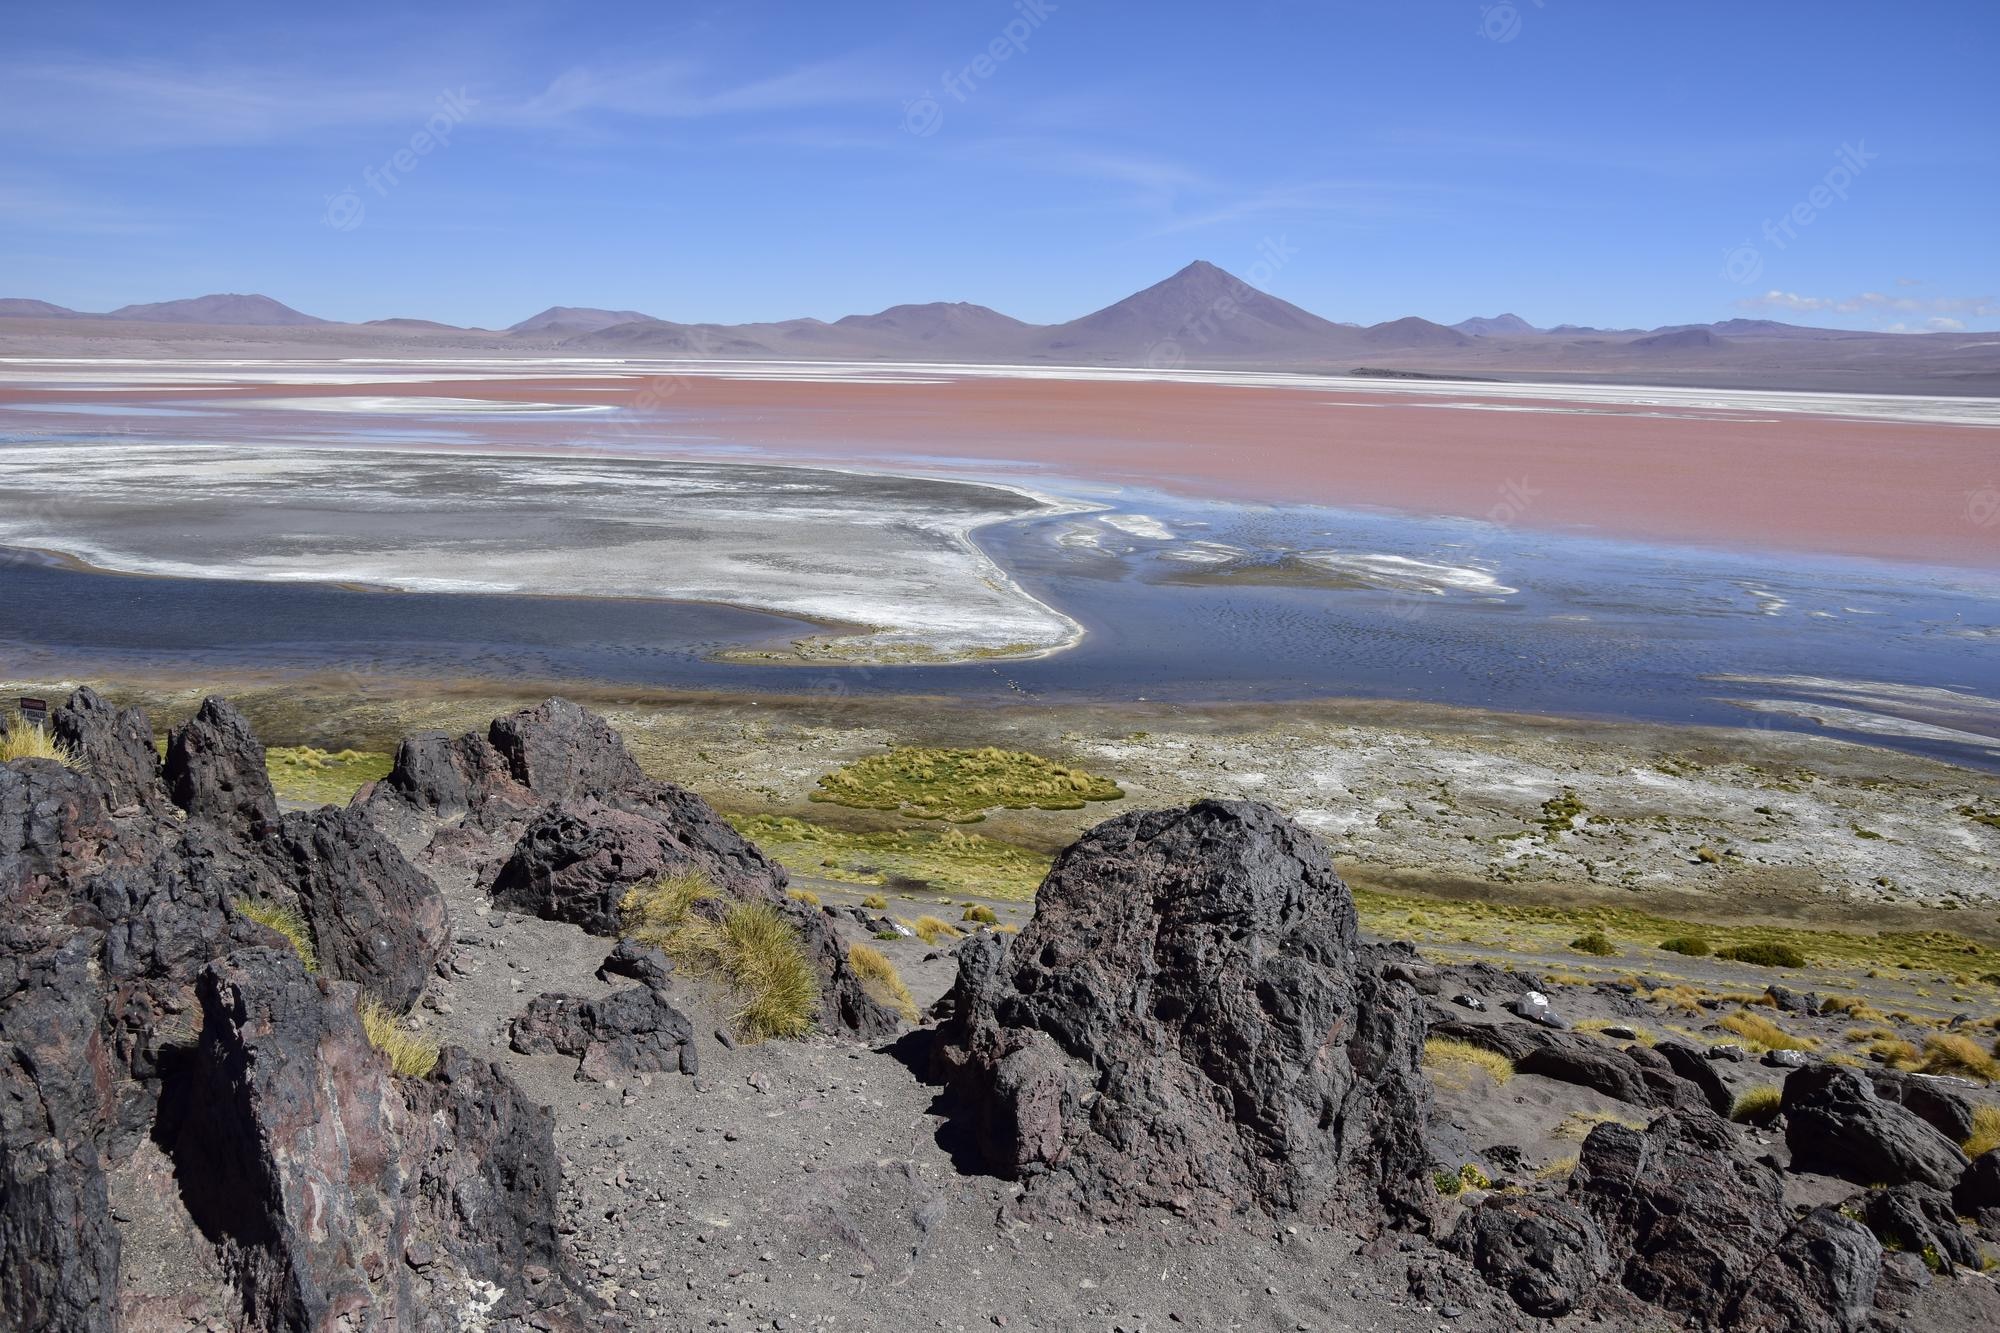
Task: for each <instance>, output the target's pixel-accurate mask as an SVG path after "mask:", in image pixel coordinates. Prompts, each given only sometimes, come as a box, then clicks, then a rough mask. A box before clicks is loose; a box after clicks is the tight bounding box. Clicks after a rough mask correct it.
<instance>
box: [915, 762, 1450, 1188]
mask: <svg viewBox="0 0 2000 1333" xmlns="http://www.w3.org/2000/svg"><path fill="white" fill-rule="evenodd" d="M1422 1047H1423V1019H1422V1016H1421V1011H1420V1009H1419V1001H1418V998H1417V996H1416V994H1415V992H1414V991H1412V990H1411V989H1410V988H1409V987H1408V986H1407V985H1405V984H1404V983H1401V982H1395V981H1389V980H1386V979H1384V978H1383V977H1381V976H1380V975H1378V973H1377V971H1376V967H1375V960H1374V959H1372V958H1371V956H1370V954H1369V953H1368V951H1366V950H1365V949H1364V948H1363V947H1362V946H1361V945H1360V943H1359V941H1358V939H1357V935H1356V928H1355V916H1354V903H1353V899H1352V897H1351V896H1350V895H1349V893H1348V891H1347V888H1346V886H1345V885H1344V884H1342V883H1341V881H1340V878H1339V876H1338V875H1337V874H1335V873H1334V870H1333V866H1332V863H1331V862H1330V861H1329V860H1328V858H1327V853H1326V849H1325V848H1324V847H1323V846H1322V845H1321V844H1320V842H1319V840H1318V839H1317V838H1315V837H1313V835H1311V834H1310V833H1308V832H1306V831H1305V830H1304V829H1301V828H1300V827H1298V826H1297V825H1296V824H1294V823H1292V822H1291V821H1290V820H1288V819H1286V818H1284V817H1283V816H1282V815H1280V814H1279V813H1278V812H1277V811H1275V810H1273V809H1272V808H1271V807H1269V806H1267V805H1262V804H1258V803H1253V802H1225V801H1203V802H1200V803H1198V804H1196V805H1194V806H1192V807H1189V808H1187V809H1181V810H1156V811H1151V812H1146V813H1137V814H1130V815H1125V816H1122V817H1120V818H1117V819H1112V820H1109V821H1107V822H1106V823H1103V824H1099V825H1098V826H1097V827H1096V828H1094V829H1091V830H1090V831H1089V832H1088V833H1086V834H1084V836H1083V837H1082V838H1081V839H1079V840H1078V841H1077V842H1076V843H1074V844H1073V845H1071V846H1070V847H1069V848H1068V849H1067V850H1065V851H1064V852H1063V853H1062V854H1061V855H1060V856H1059V857H1057V859H1056V863H1055V866H1054V868H1053V869H1051V871H1050V872H1049V876H1048V878H1047V879H1046V880H1045V881H1044V882H1043V884H1042V886H1041V890H1040V892H1039V893H1038V894H1037V896H1036V900H1035V916H1034V919H1033V920H1032V921H1030V922H1029V923H1028V925H1026V926H1025V927H1023V928H1022V930H1021V933H1020V934H1019V936H1017V937H1015V939H1014V940H1013V942H1012V944H1011V946H1010V945H1009V944H1008V943H1007V942H1006V940H1005V938H1004V937H1001V936H987V935H982V936H978V937H975V938H974V939H972V940H969V941H967V942H966V943H965V944H964V945H962V946H961V947H960V953H959V974H958V980H957V983H956V986H955V988H954V990H953V992H952V1006H951V1013H950V1016H949V1018H948V1019H947V1020H946V1022H945V1023H944V1025H943V1026H942V1028H941V1030H940V1032H939V1050H938V1057H939V1065H940V1074H941V1076H942V1077H943V1078H944V1079H945V1080H946V1081H947V1082H948V1084H949V1087H950V1091H951V1093H952V1096H953V1101H954V1110H953V1111H952V1115H953V1118H954V1122H955V1124H956V1126H957V1127H959V1128H960V1129H961V1130H962V1131H964V1132H965V1133H966V1134H967V1136H968V1137H969V1139H970V1142H971V1144H972V1146H973V1148H974V1149H975V1151H976V1152H977V1153H978V1154H979V1155H980V1156H981V1157H982V1158H983V1159H984V1162H985V1164H986V1166H987V1167H988V1168H989V1169H992V1170H994V1171H996V1172H998V1173H1000V1174H1002V1175H1005V1176H1010V1177H1020V1178H1023V1179H1025V1180H1026V1181H1027V1182H1028V1191H1027V1194H1026V1195H1025V1196H1024V1200H1023V1204H1024V1206H1026V1207H1028V1208H1030V1209H1040V1210H1042V1211H1046V1212H1051V1213H1075V1214H1081V1215H1083V1216H1086V1217H1091V1218H1096V1219H1099V1220H1103V1221H1118V1220H1124V1219H1129V1218H1131V1217H1132V1216H1134V1215H1135V1214H1136V1213H1137V1212H1138V1211H1139V1210H1141V1209H1146V1208H1165V1209H1171V1210H1174V1211H1176V1212H1180V1213H1183V1214H1186V1215H1190V1216H1196V1217H1217V1218H1219V1217H1225V1216H1228V1215H1231V1214H1235V1213H1246V1212H1247V1213H1256V1214H1274V1215H1301V1216H1306V1217H1313V1218H1320V1217H1333V1216H1345V1217H1346V1218H1347V1219H1348V1220H1349V1221H1360V1222H1362V1223H1363V1224H1364V1225H1372V1224H1376V1223H1378V1222H1379V1221H1380V1219H1382V1218H1383V1216H1384V1215H1385V1212H1386V1214H1387V1215H1388V1216H1389V1217H1391V1218H1408V1217H1414V1216H1419V1215H1421V1214H1423V1213H1424V1212H1425V1210H1426V1209H1427V1208H1428V1206H1429V1201H1430V1200H1431V1199H1434V1198H1435V1193H1434V1189H1433V1187H1432V1185H1431V1183H1430V1179H1429V1166H1430V1163H1429V1159H1428V1154H1427V1152H1426V1150H1425V1147H1424V1144H1423V1141H1422V1130H1421V1126H1422V1124H1423V1121H1424V1118H1425V1108H1426V1105H1427V1099H1428V1093H1427V1084H1426V1082H1425V1080H1424V1078H1423V1076H1422V1074H1421V1073H1420V1071H1419V1069H1418V1065H1419V1061H1420V1059H1421V1054H1422Z"/></svg>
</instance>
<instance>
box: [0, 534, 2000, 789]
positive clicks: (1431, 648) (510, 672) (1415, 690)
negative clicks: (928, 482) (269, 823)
mask: <svg viewBox="0 0 2000 1333" xmlns="http://www.w3.org/2000/svg"><path fill="white" fill-rule="evenodd" d="M1148 501H1149V507H1148V509H1147V510H1146V512H1147V513H1149V514H1154V515H1158V516H1160V517H1162V518H1164V519H1165V520H1166V521H1167V522H1169V523H1170V524H1173V525H1174V526H1175V530H1176V533H1177V536H1178V538H1179V539H1180V540H1178V541H1148V540H1143V539H1128V538H1125V537H1123V536H1122V535H1119V534H1116V533H1112V532H1109V531H1104V532H1100V533H1099V536H1101V537H1103V538H1105V539H1106V540H1104V541H1103V542H1102V544H1101V545H1100V546H1099V547H1098V548H1097V549H1093V550H1085V551H1079V550H1077V549H1074V548H1071V547H1065V546H1062V545H1059V544H1058V543H1057V542H1056V541H1055V540H1053V538H1054V537H1055V536H1057V535H1059V534H1060V533H1062V532H1063V531H1065V530H1067V531H1070V532H1075V531H1077V530H1078V525H1079V524H1083V525H1090V524H1094V523H1096V520H1094V519H1082V520H1078V519H1060V520H1048V519H1041V520H1032V521H1024V522H1021V523H1016V524H1007V525H1001V526H998V527H995V528H991V529H988V530H986V531H984V532H983V533H982V534H981V536H980V540H981V543H982V545H983V546H984V547H985V548H986V549H987V550H988V552H989V553H990V554H992V555H993V556H994V558H995V559H996V560H998V561H999V563H1001V564H1002V565H1003V566H1004V567H1005V568H1007V569H1008V570H1009V571H1010V572H1011V573H1012V574H1013V575H1014V576H1015V577H1016V578H1017V579H1018V580H1019V581H1020V583H1021V584H1022V585H1023V586H1024V587H1026V588H1027V589H1028V590H1029V591H1031V592H1032V593H1034V594H1035V595H1036V596H1038V597H1040V598H1042V599H1043V600H1044V601H1047V602H1049V603H1050V604H1052V605H1054V606H1057V607H1059V608H1060V609H1062V610H1063V611H1065V612H1066V613H1068V614H1069V615H1071V616H1073V617H1075V618H1076V619H1077V620H1078V621H1080V622H1081V623H1082V624H1083V625H1084V626H1085V628H1086V629H1087V631H1088V633H1087V635H1086V637H1085V639H1084V642H1083V643H1082V644H1081V645H1080V646H1079V647H1077V648H1074V649H1072V650H1070V651H1067V652H1063V653H1059V654H1056V655H1055V656H1052V657H1049V658H1045V659H1041V660H1036V661H1025V662H1006V663H970V664H963V665H955V666H898V667H860V666H857V667H836V666H823V665H814V666H760V665H745V664H736V663H728V662H719V661H715V660H712V656H711V655H712V654H713V653H715V652H716V651H717V650H718V649H721V648H725V647H739V646H767V645H777V644H782V643H785V642H788V641H790V640H791V639H793V638H797V637H801V636H804V635H807V634H810V633H814V632H815V627H814V626H811V625H808V624H806V623H804V622H801V621H797V620H794V619H790V618H787V617H783V616H777V615H770V614H765V613H760V612H755V611H746V610H740V609H736V608H730V607H714V606H701V605H687V604H680V603H671V602H648V601H588V600H579V599H568V598H550V597H523V596H507V595H483V594H456V593H454V594H423V593H390V592H369V591H358V590H349V589H344V588H338V587H327V586H317V585H302V584H295V583H283V584H280V583H254V582H241V581H230V580H188V579H171V578H138V577H130V576H122V575H108V574H95V573H85V572H78V571H75V570H71V569H67V568H60V567H54V566H51V565H49V564H47V563H44V562H39V561H33V560H19V561H16V562H14V563H11V564H8V565H5V566H0V581H4V582H0V674H4V675H8V676H16V677H34V676H48V675H53V674H57V673H58V672H61V673H65V674H73V675H82V674H113V673H115V672H116V671H117V670H119V669H120V668H126V669H131V670H134V671H140V670H144V671H163V670H164V671H174V670H179V671H183V672H186V673H189V674H193V675H197V676H198V675H199V674H200V673H201V672H204V671H214V672H216V673H217V674H218V675H221V674H228V673H231V672H241V671H255V672H260V673H269V672H278V673H286V672H296V673H300V674H305V673H312V674H319V675H324V674H327V673H335V674H340V673H345V674H349V675H352V676H354V677H356V678H380V679H385V680H389V679H402V678H459V679H462V678H466V677H474V678H487V679H493V680H499V681H508V680H515V681H522V682H529V681H533V682H560V681H587V682H593V683H598V684H612V685H633V686H653V687H675V688H690V689H726V690H738V691H767V692H773V693H787V694H790V693H799V692H818V693H833V694H843V693H856V694H869V693H897V694H901V693H927V694H928V693H935V694H943V695H948V696H955V697H959V698H963V699H967V700H980V699H995V698H1002V697H1019V696H1021V695H1030V696H1037V697H1043V698H1048V699H1051V700H1130V699H1134V698H1148V699H1155V700H1180V701H1186V702H1205V701H1251V700H1266V701H1268V700H1283V699H1302V698H1312V697H1328V696H1363V697H1376V698H1386V699H1406V700H1414V701H1427V702H1437V703H1448V704H1459V705H1468V706H1475V707H1482V708H1494V709H1502V710H1511V711H1522V712H1536V713H1551V714H1558V715H1569V716H1578V717H1596V718H1619V719H1635V720H1642V721H1652V722H1672V723H1700V724H1708V725H1722V726H1746V725H1748V726H1760V727H1778V728H1789V729H1798V730H1814V729H1817V728H1818V727H1819V726H1820V725H1821V724H1820V723H1817V722H1814V721H1812V720H1809V719H1807V718H1803V717H1797V716H1791V715H1788V714H1772V713H1762V712H1750V711H1746V710H1745V708H1744V707H1743V706H1742V705H1743V704H1744V703H1745V702H1754V701H1759V700H1774V699H1776V700H1784V699H1793V700H1824V699H1825V698H1827V697H1829V696H1827V695H1824V694H1823V693H1818V692H1815V691H1813V690H1801V689H1799V688H1795V687H1792V686H1785V685H1777V684H1771V683H1768V682H1766V683H1746V682H1733V681H1725V680H1721V679H1718V677H1722V676H1738V677H1741V676H1755V677H1784V678H1792V677H1814V678H1825V679H1828V680H1832V681H1837V682H1867V683H1870V685H1869V688H1870V689H1877V688H1878V687H1883V686H1914V687H1922V688H1924V689H1927V690H1931V691H1953V692H1956V694H1957V695H1960V696H1964V699H1963V700H1954V699H1952V698H1949V697H1934V698H1929V699H1925V700H1919V701H1916V702H1912V701H1911V700H1908V699H1900V700H1896V701H1894V702H1893V703H1890V704H1886V705H1885V704H1881V703H1880V702H1879V700H1878V701H1877V702H1875V703H1872V704H1871V705H1869V706H1870V707H1871V708H1872V709H1874V710H1875V712H1876V713H1877V714H1878V715H1882V716H1892V717H1896V718H1902V719H1907V720H1911V721H1917V722H1921V723H1924V724H1928V725H1931V726H1942V727H1949V728H1953V729H1955V730H1959V731H1963V732H1968V733H1976V735H1977V736H1978V737H1996V736H2000V706H1995V708H1994V709H1993V710H1992V711H1986V710H1985V709H1984V708H1983V705H1982V702H1981V701H1991V700H1995V699H2000V588H1996V587H1995V586H1993V585H1992V584H1991V583H1990V582H1987V581H1982V579H1981V578H1980V577H1979V576H1975V575H1969V574H1966V573H1964V572H1962V571H1951V570H1928V569H1918V568H1906V567H1897V566H1887V565H1880V564H1875V563H1872V562H1862V561H1839V560H1819V559H1814V560H1810V561H1806V560H1799V559H1795V558H1787V557H1780V556H1758V555H1732V554H1721V553H1714V552H1706V551H1686V550H1675V549H1670V548H1655V547H1645V546H1638V545H1633V544H1627V543H1613V542H1602V541H1595V540H1589V539H1583V538H1577V537H1568V536H1551V535H1548V534H1539V533H1533V532H1528V531H1514V530H1502V529H1497V528H1495V527H1493V526H1492V525H1485V524H1471V523H1458V522H1452V521H1432V520H1412V519H1409V518H1407V517H1404V516H1393V515H1369V514H1354V513H1346V512H1340V513H1335V512H1332V511H1328V510H1324V509H1291V510H1288V509H1283V508H1255V509H1252V508H1243V507H1225V506H1203V505H1192V504H1186V503H1182V504H1179V505H1176V504H1175V503H1174V502H1172V501H1169V500H1166V499H1164V498H1163V497H1148ZM1092 531H1096V529H1092ZM1190 537H1199V539H1201V540H1205V541H1215V542H1218V543H1228V544H1230V545H1231V546H1232V547H1233V548H1235V549H1238V550H1255V551H1257V552H1259V553H1263V554H1270V553H1274V552H1276V553H1282V552H1296V551H1301V550H1314V549H1326V548H1333V549H1339V550H1347V551H1365V552H1396V553H1400V554H1403V555H1406V556H1409V557H1412V558H1425V559H1430V560H1434V561H1437V562H1440V563H1448V564H1455V565H1461V566H1469V567H1475V568H1480V569H1486V570H1490V571H1491V572H1492V574H1493V576H1494V577H1495V578H1496V579H1497V580H1500V581H1502V582H1503V583H1504V585H1505V586H1506V587H1508V588H1511V589H1513V591H1511V592H1507V593H1504V594H1497V593H1496V594H1481V593H1480V592H1478V591H1477V590H1476V589H1475V590H1473V591H1471V592H1466V591H1453V592H1451V593H1449V594H1448V595H1438V594H1432V593H1413V592H1409V591H1396V590H1385V589H1382V588H1372V587H1371V588H1353V587H1321V586H1266V585H1264V584H1261V583H1258V582H1254V581H1253V582H1242V581H1237V582H1229V583H1223V584H1216V585H1207V586H1189V585H1188V584H1187V583H1186V582H1184V581H1183V580H1184V579H1185V577H1186V575H1187V574H1188V572H1189V570H1190V568H1191V567H1190V566H1189V565H1188V564H1186V563H1184V562H1177V561H1175V560H1173V559H1171V558H1170V555H1171V553H1173V552H1175V551H1177V550H1183V549H1185V543H1186V540H1187V539H1189V538H1190ZM1885 710H1886V711H1885ZM1854 738H1856V739H1868V740H1871V741H1873V742H1875V743H1878V744H1885V745H1892V746H1895V747H1896V748H1900V749H1906V750H1911V751H1915V752H1919V753H1925V754H1931V755H1935V756H1938V757H1943V758H1948V759H1952V760H1954V761H1957V762H1962V763H1967V764H1971V765H1975V766H1978V767H1983V768H2000V740H1996V741H1995V742H1994V743H1993V744H1992V745H1987V744H1984V743H1982V742H1981V741H1980V740H1978V739H1974V740H1970V741H1968V740H1954V739H1949V738H1939V737H1935V736H1930V737H1926V736H1858V735H1857V736H1855V737H1854Z"/></svg>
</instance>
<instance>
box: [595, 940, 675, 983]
mask: <svg viewBox="0 0 2000 1333" xmlns="http://www.w3.org/2000/svg"><path fill="white" fill-rule="evenodd" d="M673 975H674V964H673V960H672V959H671V958H668V957H667V956H666V954H664V953H662V952H660V950H658V949H654V948H650V947H648V946H647V945H644V944H641V943H639V941H637V940H631V939H626V940H620V941H618V943H617V944H616V945H615V946H613V947H612V950H611V952H610V953H608V954H606V955H605V957H604V961H603V962H602V963H599V964H598V965H597V979H598V980H599V981H609V980H611V978H613V977H629V978H630V979H631V980H633V981H643V982H645V983H646V984H647V985H648V986H665V985H666V984H667V983H668V982H669V981H671V980H672V979H673Z"/></svg>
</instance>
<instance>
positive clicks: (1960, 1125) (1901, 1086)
mask: <svg viewBox="0 0 2000 1333" xmlns="http://www.w3.org/2000/svg"><path fill="white" fill-rule="evenodd" d="M1867 1074H1868V1083H1869V1085H1870V1086H1871V1087H1873V1088H1874V1089H1875V1095H1876V1096H1877V1097H1880V1098H1881V1099H1882V1100H1883V1101H1885V1102H1894V1103H1896V1104H1897V1105H1898V1106H1901V1107H1903V1108H1904V1109H1905V1110H1908V1111H1913V1112H1915V1113H1916V1114H1917V1115H1918V1116H1919V1117H1920V1118H1922V1120H1923V1121H1924V1123H1926V1124H1928V1125H1929V1126H1930V1127H1931V1128H1932V1129H1935V1130H1936V1131H1937V1132H1938V1133H1940V1134H1942V1135H1944V1136H1945V1137H1946V1138H1948V1139H1950V1140H1951V1141H1952V1142H1953V1143H1963V1142H1965V1141H1966V1140H1967V1139H1969V1138H1971V1137H1972V1128H1973V1125H1972V1111H1973V1105H1972V1098H1970V1097H1968V1096H1967V1095H1966V1091H1965V1090H1966V1089H1967V1086H1968V1085H1966V1084H1963V1083H1958V1082H1956V1081H1954V1080H1951V1079H1945V1078H1940V1077H1938V1076H1937V1075H1935V1074H1905V1073H1901V1072H1899V1071H1897V1070H1893V1069H1870V1070H1868V1071H1867Z"/></svg>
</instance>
